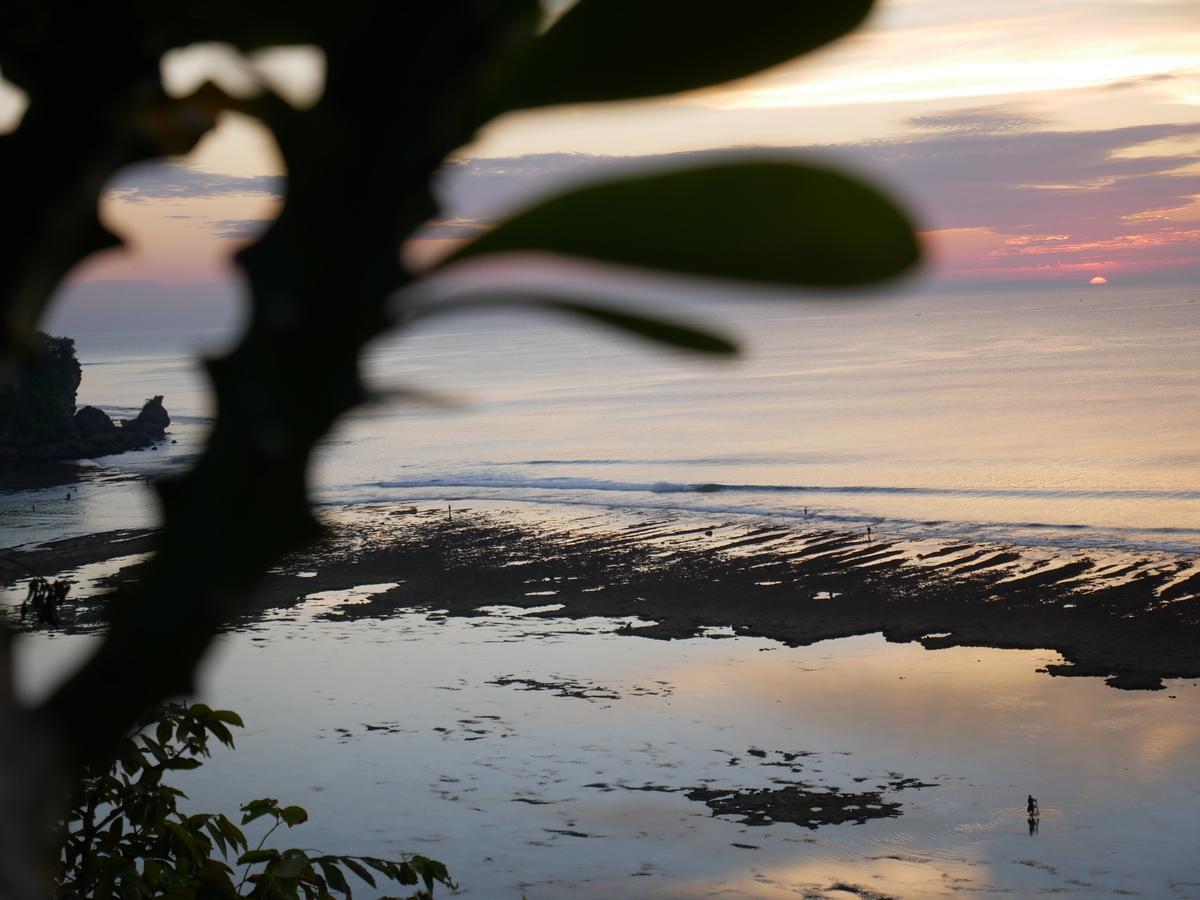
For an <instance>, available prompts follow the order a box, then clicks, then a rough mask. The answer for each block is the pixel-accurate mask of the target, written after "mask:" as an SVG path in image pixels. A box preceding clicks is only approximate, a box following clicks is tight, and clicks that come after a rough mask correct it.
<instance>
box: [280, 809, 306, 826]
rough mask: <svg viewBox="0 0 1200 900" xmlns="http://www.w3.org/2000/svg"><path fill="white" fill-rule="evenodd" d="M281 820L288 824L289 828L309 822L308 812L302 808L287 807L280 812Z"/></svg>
mask: <svg viewBox="0 0 1200 900" xmlns="http://www.w3.org/2000/svg"><path fill="white" fill-rule="evenodd" d="M279 818H281V819H283V821H284V822H286V823H287V826H288V828H291V827H292V826H294V825H299V824H300V823H301V822H307V821H308V812H307V811H305V809H304V808H303V807H301V806H285V807H284V808H283V809H281V810H279Z"/></svg>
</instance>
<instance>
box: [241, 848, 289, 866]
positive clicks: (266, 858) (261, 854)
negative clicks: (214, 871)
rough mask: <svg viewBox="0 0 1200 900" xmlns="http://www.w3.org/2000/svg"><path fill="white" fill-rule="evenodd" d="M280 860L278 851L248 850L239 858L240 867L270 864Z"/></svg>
mask: <svg viewBox="0 0 1200 900" xmlns="http://www.w3.org/2000/svg"><path fill="white" fill-rule="evenodd" d="M277 859H279V851H278V850H247V851H246V852H245V853H243V854H242V855H241V856H239V857H238V865H239V866H244V865H246V864H248V863H263V862H265V863H269V862H274V861H275V860H277Z"/></svg>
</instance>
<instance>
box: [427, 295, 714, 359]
mask: <svg viewBox="0 0 1200 900" xmlns="http://www.w3.org/2000/svg"><path fill="white" fill-rule="evenodd" d="M497 306H524V307H529V308H532V309H548V310H552V311H554V312H561V313H566V314H568V315H574V316H582V317H583V318H585V319H589V320H591V321H593V322H598V323H600V324H602V325H607V326H608V327H610V328H615V329H617V330H618V331H624V332H627V333H629V334H633V335H636V336H637V337H640V338H644V339H645V340H648V341H653V342H654V343H657V344H664V345H666V346H668V347H675V348H676V349H679V350H690V351H692V352H695V353H710V354H717V355H727V354H734V353H737V350H738V348H737V345H736V344H734V343H733V342H732V341H730V340H729V339H728V338H726V337H724V336H722V335H720V334H716V333H714V332H711V331H707V330H705V329H703V328H701V327H699V326H696V325H689V324H687V323H685V322H679V321H673V320H670V319H661V318H658V317H657V316H645V315H641V314H640V313H636V312H632V311H630V310H624V309H615V308H613V307H611V306H603V305H598V304H595V303H589V302H587V301H583V300H574V299H570V298H557V297H535V296H518V295H508V294H500V295H497V296H494V297H492V296H482V297H478V298H464V299H456V300H451V301H447V302H444V303H441V304H438V305H435V306H430V307H428V308H427V309H424V310H421V311H420V312H418V314H417V315H431V314H437V313H439V312H456V311H458V310H470V309H479V310H485V309H489V308H492V307H497Z"/></svg>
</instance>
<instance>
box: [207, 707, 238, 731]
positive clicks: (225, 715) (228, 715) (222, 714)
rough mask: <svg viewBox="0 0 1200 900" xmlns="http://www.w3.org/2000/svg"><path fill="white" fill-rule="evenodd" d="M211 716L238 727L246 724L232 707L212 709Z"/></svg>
mask: <svg viewBox="0 0 1200 900" xmlns="http://www.w3.org/2000/svg"><path fill="white" fill-rule="evenodd" d="M212 717H213V718H214V719H216V720H217V721H218V722H224V723H225V724H226V725H236V726H237V727H238V728H245V727H246V724H245V723H244V722H243V721H242V717H241V716H239V715H238V714H237V713H235V712H234V711H233V710H232V709H214V710H213V711H212Z"/></svg>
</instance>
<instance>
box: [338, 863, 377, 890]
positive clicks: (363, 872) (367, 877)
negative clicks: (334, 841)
mask: <svg viewBox="0 0 1200 900" xmlns="http://www.w3.org/2000/svg"><path fill="white" fill-rule="evenodd" d="M338 861H339V862H340V863H341V864H342V865H344V866H345V867H346V868H347V869H349V870H350V871H351V872H353V873H354V874H355V875H357V876H358V877H359V878H361V879H362V880H363V881H365V882H366V883H367V884H369V885H370V886H371V887H375V876H374V875H372V874H371V873H370V872H368V871H367V869H366V866H364V865H363V864H362V863H360V862H359V861H358V860H356V859H351V858H350V857H349V856H343V857H340V858H339V860H338Z"/></svg>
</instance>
